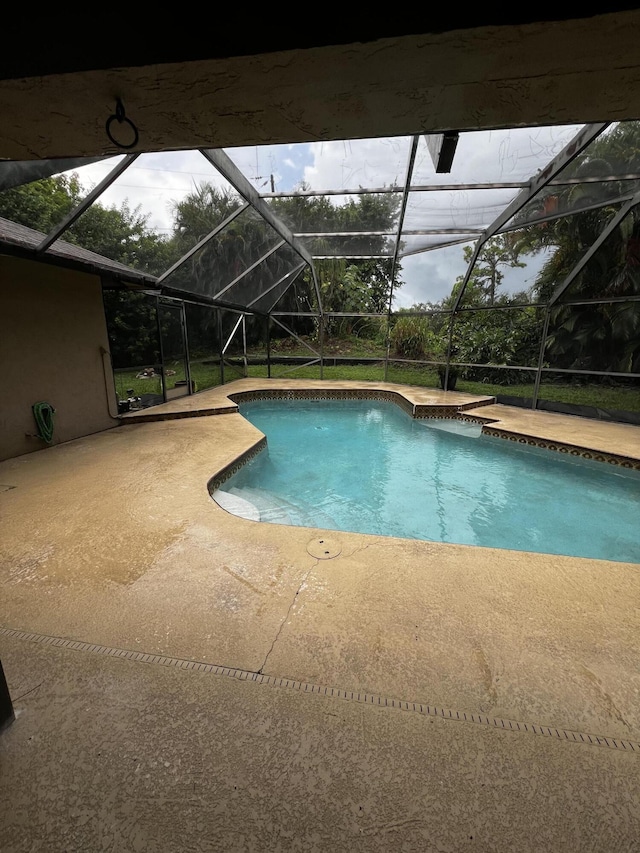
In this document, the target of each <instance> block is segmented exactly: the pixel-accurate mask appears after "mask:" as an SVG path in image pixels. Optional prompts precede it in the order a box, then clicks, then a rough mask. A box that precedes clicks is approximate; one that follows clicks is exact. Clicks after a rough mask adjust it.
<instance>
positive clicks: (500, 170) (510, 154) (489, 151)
mask: <svg viewBox="0 0 640 853" xmlns="http://www.w3.org/2000/svg"><path fill="white" fill-rule="evenodd" d="M579 129H580V126H578V125H572V126H569V127H566V126H564V127H552V128H517V129H512V130H508V131H482V132H472V133H462V134H461V135H460V141H459V143H458V148H457V151H456V155H455V158H454V162H453V167H452V170H451V173H449V174H436V172H435V169H434V166H433V162H432V160H431V157H430V155H429V153H428V149H427V146H426V142H425V138H424V137H421V138H420V143H419V146H418V152H417V156H416V161H415V166H414V170H413V176H412V181H411V183H412V185H414V186H415V185H430V186H434V185H436V186H441V185H443V184H456V185H458V184H468V183H480V182H482V183H486V182H524V181H527V180H528V179H529V178H531V177H532V176H533V175H535V174H536V173H537V172H538V171H539V170H540V169H541V168H542V167H544V166H545V165H546V164H547V163H548V162H549V161H550V160H551V159H552V157H553V156H555V155H556V154H557V153H558V152H559V151H561V150H562V148H563V147H564V146H565V145H566V144H567V142H569V140H570V139H571V138H573V136H575V134H576V133H577V132H578V130H579ZM410 146H411V140H410V138H409V137H402V138H393V139H369V140H351V141H341V142H312V143H306V144H296V145H268V146H260V147H258V146H253V147H250V148H237V149H228V150H227V154H228V155H229V156H230V157H231V159H232V160H233V161H234V162H235V163H236V165H237V166H238V167H239V168H240V169H241V171H242V172H243V173H244V174H245V176H246V177H247V178H248V179H249V181H250V182H251V184H252V185H253V186H254V187H255V188H256V189H257V190H258V191H259V192H269V191H270V190H271V186H272V181H273V185H274V187H275V190H276V191H278V192H285V191H289V190H292V189H295V188H296V187H299V186H300V184H301V182H305V183H306V184H307V185H308V186H309V187H310V188H311V189H314V190H317V191H324V190H327V189H334V190H338V189H358V188H360V187H381V186H391V185H393V186H404V183H405V180H406V172H407V164H408V158H409V152H410ZM118 159H119V158H110V159H109V160H108V161H104V162H103V163H100V164H97V165H93V166H88V167H84V168H83V169H80V170H76V171H78V173H79V175H80V178H81V180H82V181H83V183H84V184H85V185H86V186H87V187H90V186H92V185H94V184H95V183H97V182H98V181H99V180H101V179H102V177H103V176H104V175H105V174H106V173H107V172H108V170H109V169H110V168H111V167H112V166H113V165H114V164H115V163H116V162H117V161H118ZM204 182H211V183H213V184H215V185H217V186H223V187H224V186H227V184H226V181H225V180H224V179H223V178H222V177H221V176H220V175H219V174H218V173H217V172H216V170H215V169H214V168H213V166H211V165H210V164H209V163H208V161H207V160H205V158H204V157H203V156H202V155H201V154H200V153H199V152H197V151H179V152H164V153H159V154H143V155H141V156H140V157H139V158H138V159H137V160H136V161H135V162H134V163H133V165H132V166H131V167H130V168H129V169H128V170H127V171H126V172H125V173H124V174H123V175H122V176H121V177H120V178H119V179H118V180H117V181H116V182H115V184H114V185H113V186H112V187H111V188H110V189H109V190H107V192H106V193H104V194H103V196H102V197H101V198H100V201H101V203H102V204H105V205H111V204H115V205H116V206H119V205H120V204H121V203H122V202H123V201H125V200H126V201H127V202H128V204H129V207H130V208H131V209H135V208H137V207H138V206H140V212H141V213H142V214H144V215H148V225H149V226H150V227H151V228H153V229H155V230H157V231H159V232H161V233H165V234H169V233H170V232H171V229H172V222H173V207H174V205H175V203H176V201H180V200H181V199H183V198H184V197H185V196H186V195H187V194H188V193H190V192H192V191H193V190H194V189H196V187H197V186H198V185H200V184H202V183H204ZM517 192H518V190H504V189H502V190H469V189H464V188H459V189H456V190H454V191H439V192H428V193H425V192H423V193H415V194H411V196H410V198H409V203H408V205H407V211H406V216H405V228H409V229H412V230H413V229H425V228H456V229H459V231H460V233H459V234H456V235H451V237H450V239H452V240H453V239H459V238H460V237H463V236H465V235H466V236H467V237H468V238H469V239H470V240H472V241H473V240H475V239H476V236H475V235H474V234H473V233H472V232H471V231H470V230H469V229H476V230H478V229H482V228H486V227H487V226H488V225H490V224H491V222H492V221H493V220H494V219H495V217H496V216H497V215H498V213H499V212H500V211H501V210H502V209H503V208H504V206H506V204H507V203H508V201H509V199H510V198H511V197H513V196H514V195H516V194H517ZM433 239H434V238H433V237H409V238H407V240H406V245H407V248H411V249H413V248H416V247H422V246H424V245H427V244H429V242H430V241H431V242H432V241H433ZM401 263H402V273H401V276H402V280H403V285H402V287H401V288H400V289H399V290H398V292H397V299H396V307H400V306H405V307H409V306H411V305H412V304H414V303H418V302H428V301H430V302H435V301H438V300H439V299H441V298H442V297H444V296H446V295H448V294H449V293H450V291H451V287H452V285H453V283H454V282H455V279H456V277H457V276H460V275H463V274H464V272H465V269H466V264H465V262H464V260H463V246H462V245H455V246H450V247H447V248H443V249H438V250H434V251H428V252H422V253H421V254H418V255H411V256H409V257H405V258H403V259H402V261H401ZM539 264H540V261H539V260H537V261H536V262H535V266H534V267H529V268H527V269H523V270H513V271H508V275H507V276H506V277H505V283H504V287H503V289H504V291H505V292H515V291H518V290H523V289H525V288H526V287H529V286H530V284H531V283H532V281H533V279H534V277H535V273H536V271H537V269H538V267H539Z"/></svg>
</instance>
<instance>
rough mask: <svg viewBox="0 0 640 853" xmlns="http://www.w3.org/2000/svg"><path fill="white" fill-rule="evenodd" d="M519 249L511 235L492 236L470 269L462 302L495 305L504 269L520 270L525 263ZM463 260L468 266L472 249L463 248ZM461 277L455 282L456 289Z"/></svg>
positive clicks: (461, 279) (468, 247)
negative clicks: (521, 258)
mask: <svg viewBox="0 0 640 853" xmlns="http://www.w3.org/2000/svg"><path fill="white" fill-rule="evenodd" d="M520 253H521V248H520V245H519V243H518V241H517V240H514V239H513V238H512V236H511V235H510V234H498V235H497V236H495V237H491V238H490V239H489V240H487V242H486V243H485V244H484V246H483V247H482V250H481V252H480V254H479V255H478V258H477V260H476V262H475V264H474V266H473V270H472V271H471V275H470V277H469V281H468V283H467V287H466V290H465V297H466V298H465V302H466V303H467V304H468V303H474V302H486V303H488V304H489V305H494V304H495V302H496V295H497V290H498V288H499V287H500V285H501V284H502V282H503V280H504V269H515V268H518V267H519V268H523V267H525V266H526V264H523V263H522V262H521V261H520ZM463 255H464V259H465V261H466V262H467V264H469V263H470V262H471V258H472V257H473V248H472V247H471V246H465V247H464V249H463ZM462 281H463V278H462V277H460V278H458V279H457V282H456V284H457V285H458V289H459V287H460V286H461V283H462Z"/></svg>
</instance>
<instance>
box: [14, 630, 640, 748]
mask: <svg viewBox="0 0 640 853" xmlns="http://www.w3.org/2000/svg"><path fill="white" fill-rule="evenodd" d="M0 637H11V638H13V639H16V640H25V641H27V642H32V643H38V644H40V645H43V646H53V647H55V648H62V649H69V650H71V651H79V652H93V653H94V654H100V655H106V656H108V657H115V658H124V659H125V660H129V661H136V662H140V663H156V664H160V665H161V666H172V667H175V668H177V669H185V670H191V671H193V672H202V673H209V674H211V675H222V676H226V677H227V678H235V679H236V680H237V681H251V682H254V683H255V684H262V685H266V686H269V687H284V688H288V689H289V690H297V691H298V692H299V693H308V694H314V695H316V696H323V697H326V698H329V699H342V700H344V701H346V702H356V703H358V704H361V705H372V706H374V707H378V708H396V709H397V710H400V711H409V712H412V713H414V714H421V715H422V716H425V717H437V718H438V719H442V720H446V721H451V722H460V723H475V724H478V725H483V726H488V727H489V728H492V729H499V730H501V731H505V732H520V733H527V734H533V735H539V736H541V737H548V738H554V739H556V740H561V741H567V742H569V743H577V744H583V745H586V746H601V747H605V748H606V749H615V750H619V751H620V752H628V753H630V754H631V753H632V754H635V755H638V756H640V742H637V741H630V740H624V739H622V738H619V737H615V738H614V737H612V736H611V735H607V736H604V735H594V734H588V733H587V732H579V731H575V730H573V729H563V728H556V727H555V726H545V725H541V724H540V723H531V722H529V723H523V722H521V721H518V720H510V719H506V718H502V717H490V716H488V715H487V714H475V713H471V712H470V711H455V710H453V709H450V708H442V707H439V706H437V705H426V704H424V703H420V702H405V701H403V700H401V699H393V698H390V697H387V696H380V695H378V694H376V693H365V692H364V691H356V690H342V689H340V688H337V687H325V686H324V685H321V684H310V683H309V682H306V681H295V680H294V679H293V678H278V677H277V676H273V675H264V674H263V673H260V672H251V671H249V670H246V669H235V668H234V667H229V666H218V665H216V664H211V663H203V662H201V661H196V660H188V659H186V658H172V657H167V656H166V655H154V654H147V653H145V652H134V651H132V650H129V649H118V648H113V647H111V646H101V645H98V644H95V643H83V642H80V641H78V640H69V639H65V638H64V637H51V636H49V635H47V634H35V633H29V632H28V631H16V630H14V629H12V628H3V627H0ZM276 639H277V638H276ZM274 642H275V641H274ZM30 692H31V691H30ZM24 695H26V694H24Z"/></svg>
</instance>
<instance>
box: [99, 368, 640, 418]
mask: <svg viewBox="0 0 640 853" xmlns="http://www.w3.org/2000/svg"><path fill="white" fill-rule="evenodd" d="M139 371H140V368H135V369H132V370H127V371H117V372H116V389H117V391H118V394H119V397H120V399H126V397H127V396H128V395H127V393H126V392H127V390H128V389H133V394H134V396H138V395H140V394H148V393H153V394H161V393H162V387H161V382H160V378H159V377H154V378H152V379H137V378H136V375H137V374H138V373H139ZM244 375H245V374H244V370H243V367H242V365H239V366H236V365H229V364H227V363H225V368H224V380H225V382H231V381H233V380H234V379H241V378H242V377H243V376H244ZM246 375H247V376H249V377H255V378H258V377H266V376H267V366H266V365H251V364H250V365H249V366H248V369H247V374H246ZM271 376H272V377H273V378H282V377H289V378H293V379H319V378H320V366H319V365H312V366H310V367H294V366H292V365H286V364H272V365H271ZM323 377H324V378H325V379H337V380H349V379H351V380H358V381H365V382H367V381H368V382H381V381H383V380H384V378H385V377H384V363H382V362H373V363H370V364H349V365H339V366H337V367H332V366H327V365H325V368H324V372H323ZM180 378H182V376H181V374H180V371H179V369H177V370H176V374H175V375H174V376H171V377H169V382H170V383H171V384H173V381H175V380H176V379H180ZM191 378H192V379H193V380H194V381H195V383H196V390H197V391H204V390H206V389H207V388H213V387H215V386H216V385H220V382H221V377H220V368H219V366H218V365H217V364H207V363H205V361H198V362H196V361H194V362H192V363H191ZM387 381H389V382H398V383H400V384H406V385H419V386H421V387H425V388H439V387H440V383H439V379H438V374H437V372H436V370H435V369H434V368H432V367H425V366H421V365H410V364H409V365H402V366H398V365H397V364H395V365H394V364H390V365H389V371H388V374H387ZM456 390H458V391H466V392H468V393H472V394H485V395H493V396H497V395H498V394H505V395H508V396H513V397H531V396H532V394H533V382H530V383H526V384H522V385H496V384H491V383H485V382H470V381H467V380H464V379H458V383H457V385H456ZM540 399H541V400H547V401H549V402H551V401H553V402H556V403H570V404H573V405H580V406H595V407H597V408H600V409H606V410H609V411H616V410H617V411H627V412H640V389H638V388H632V387H624V386H608V385H600V384H591V385H576V384H572V383H570V382H567V383H566V384H556V383H553V384H551V383H547V384H545V383H544V380H543V383H542V385H541V386H540Z"/></svg>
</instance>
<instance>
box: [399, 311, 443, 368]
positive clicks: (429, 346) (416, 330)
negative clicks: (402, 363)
mask: <svg viewBox="0 0 640 853" xmlns="http://www.w3.org/2000/svg"><path fill="white" fill-rule="evenodd" d="M391 345H392V347H393V349H394V351H395V353H396V355H399V356H402V357H403V358H424V356H425V355H427V354H428V353H429V352H430V351H432V350H433V349H434V348H435V345H436V340H435V336H434V334H433V332H432V331H431V330H430V328H429V322H428V320H426V319H425V318H424V317H398V319H397V320H396V322H395V324H394V327H393V329H392V331H391Z"/></svg>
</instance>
